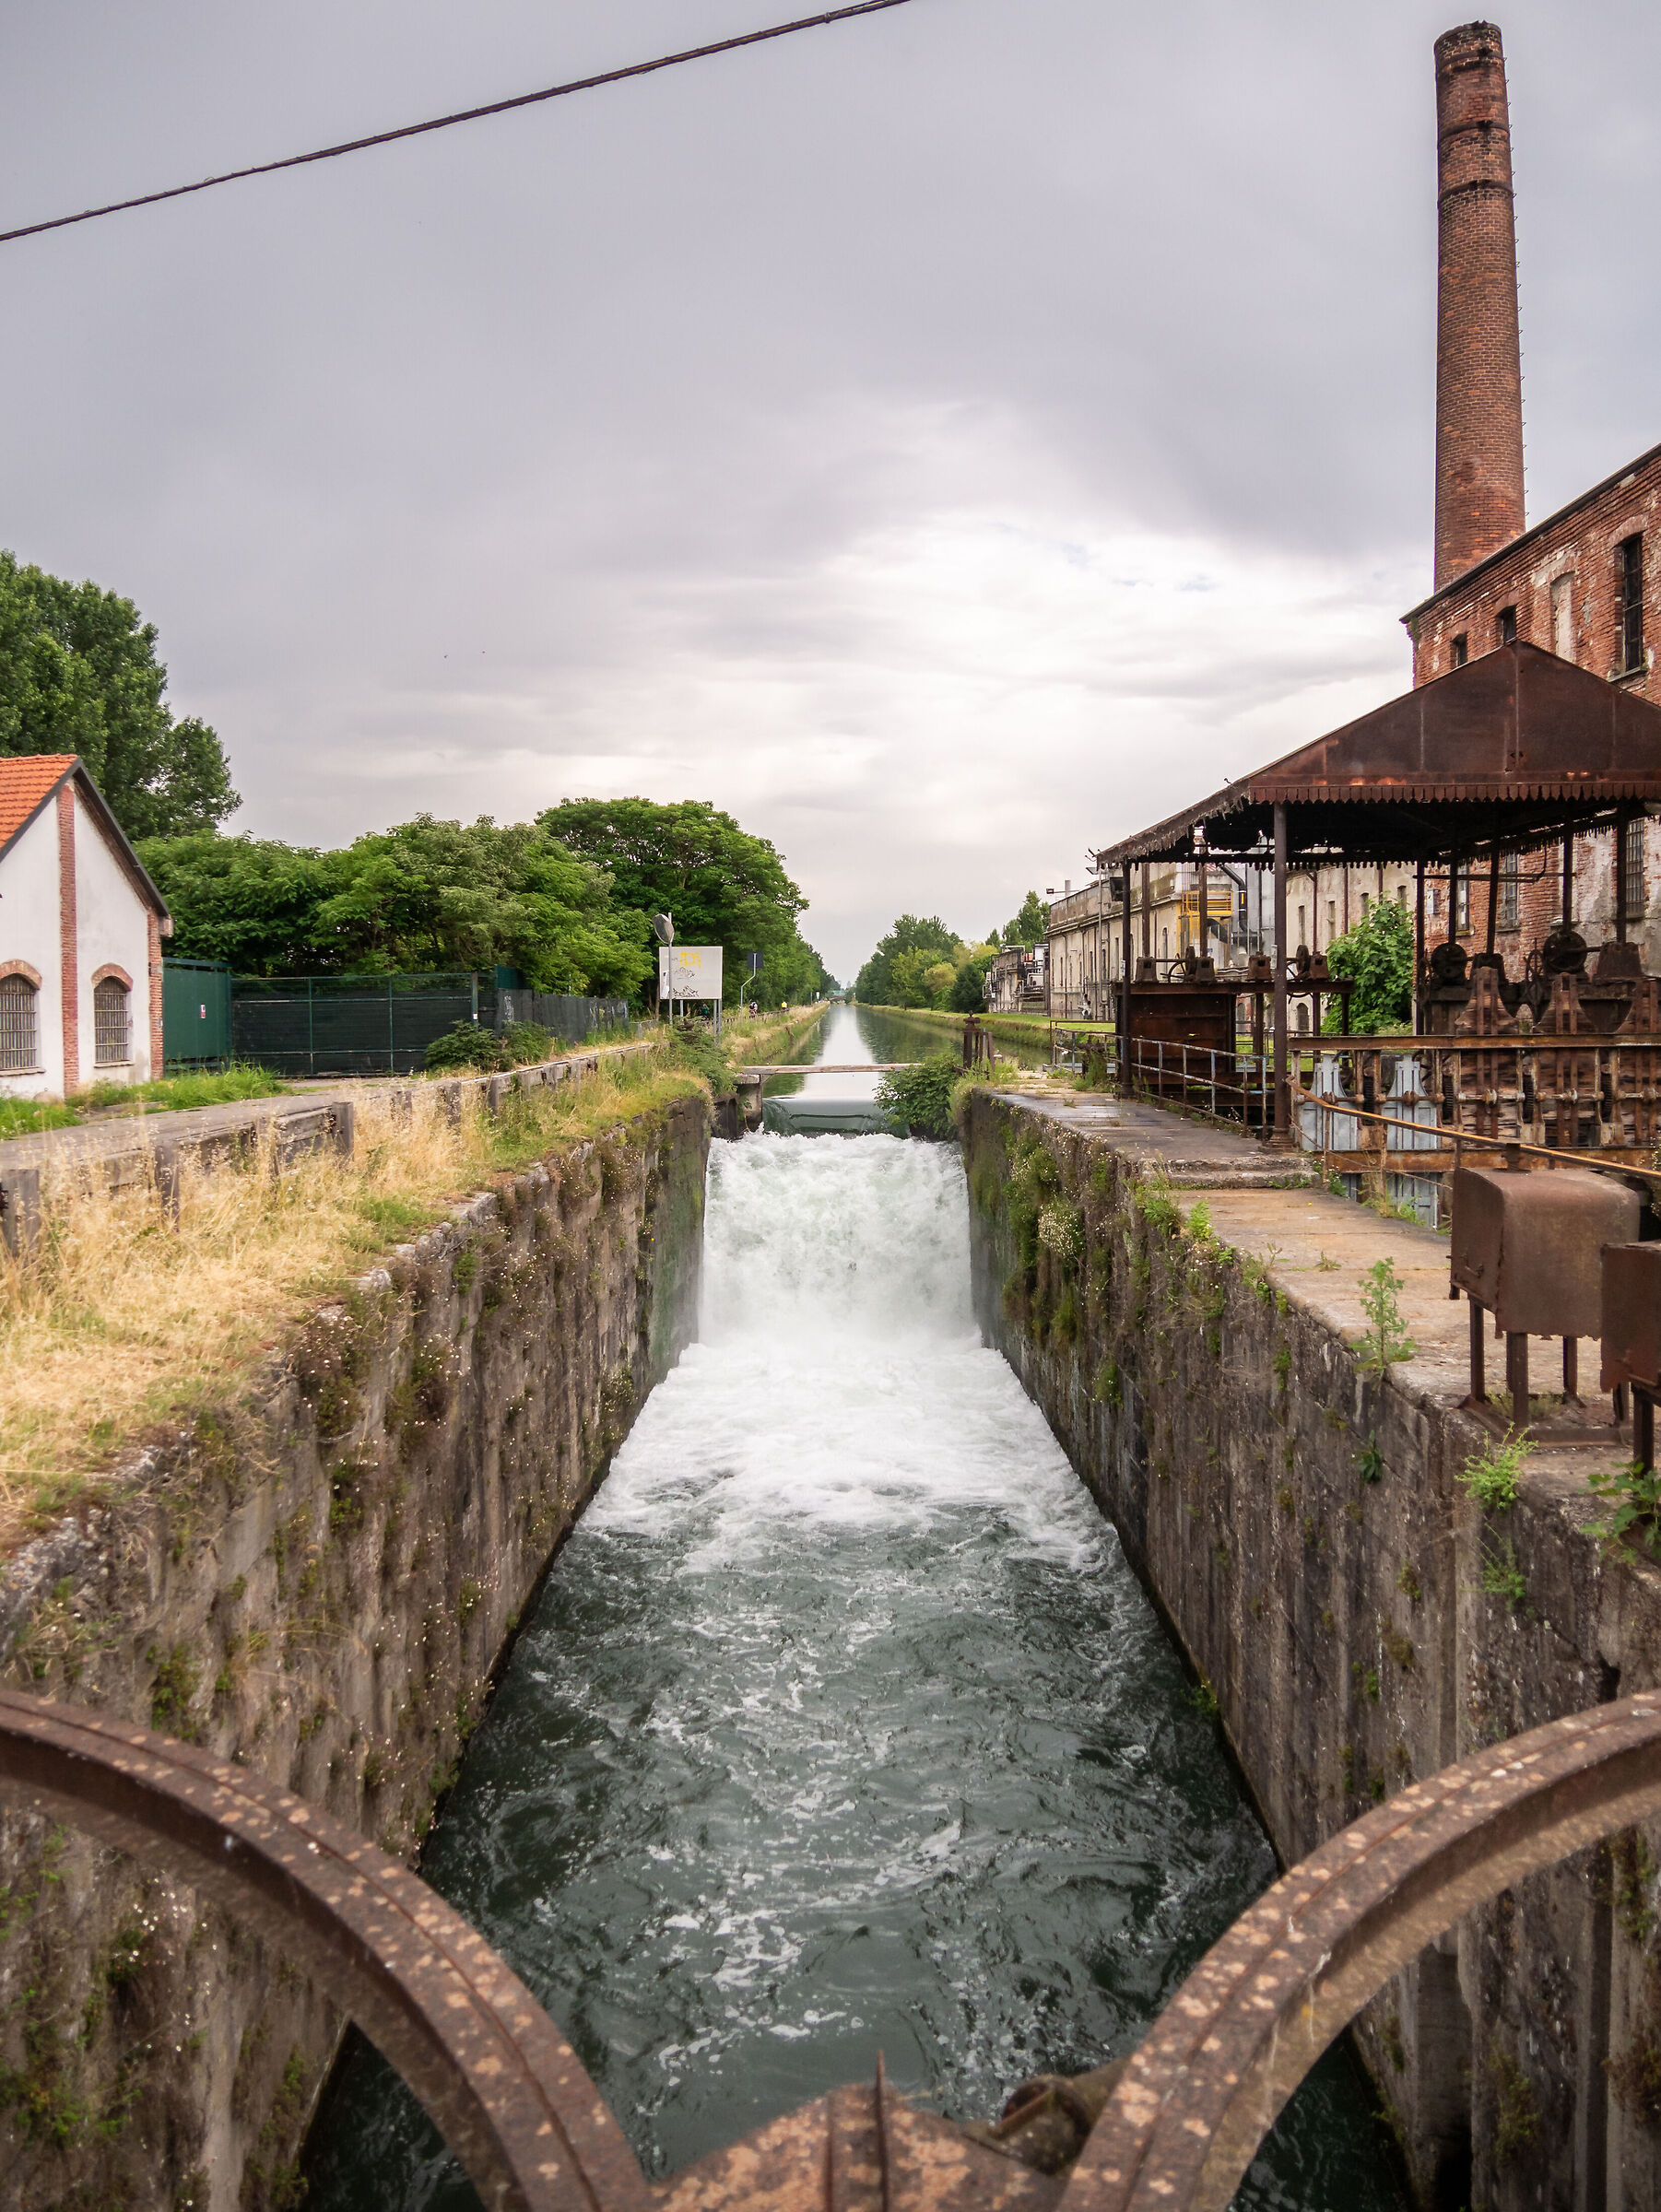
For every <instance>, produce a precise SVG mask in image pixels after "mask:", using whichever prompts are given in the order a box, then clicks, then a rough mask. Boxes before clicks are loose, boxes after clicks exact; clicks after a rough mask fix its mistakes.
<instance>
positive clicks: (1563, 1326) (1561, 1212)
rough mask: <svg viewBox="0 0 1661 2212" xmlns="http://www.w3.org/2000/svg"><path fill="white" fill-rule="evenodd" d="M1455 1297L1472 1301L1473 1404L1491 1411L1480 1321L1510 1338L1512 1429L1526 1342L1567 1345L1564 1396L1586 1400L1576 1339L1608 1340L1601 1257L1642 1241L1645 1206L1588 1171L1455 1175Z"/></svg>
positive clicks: (1524, 1412)
mask: <svg viewBox="0 0 1661 2212" xmlns="http://www.w3.org/2000/svg"><path fill="white" fill-rule="evenodd" d="M1453 1200H1454V1233H1453V1253H1452V1258H1451V1264H1450V1271H1451V1279H1452V1288H1453V1290H1454V1291H1455V1293H1456V1292H1458V1291H1460V1290H1463V1291H1464V1292H1465V1294H1466V1296H1467V1298H1468V1299H1469V1300H1470V1301H1471V1313H1470V1322H1471V1339H1470V1342H1471V1368H1470V1375H1471V1388H1470V1403H1471V1404H1472V1406H1475V1407H1477V1408H1478V1409H1481V1408H1484V1407H1486V1406H1487V1405H1488V1402H1489V1401H1488V1391H1487V1387H1486V1382H1485V1378H1484V1373H1483V1321H1484V1317H1485V1315H1487V1314H1490V1313H1491V1314H1492V1315H1493V1317H1494V1323H1495V1325H1496V1328H1497V1329H1498V1330H1499V1332H1500V1333H1501V1334H1502V1335H1503V1336H1504V1338H1505V1384H1506V1388H1507V1389H1508V1390H1509V1392H1510V1393H1511V1412H1512V1422H1513V1424H1514V1426H1515V1427H1517V1428H1522V1427H1525V1426H1526V1423H1527V1420H1528V1412H1529V1406H1528V1339H1529V1338H1530V1337H1531V1336H1556V1337H1558V1338H1560V1339H1561V1344H1562V1347H1563V1397H1564V1400H1565V1402H1566V1404H1568V1405H1571V1406H1573V1405H1578V1404H1579V1402H1580V1376H1579V1371H1578V1351H1579V1339H1580V1338H1581V1337H1583V1336H1597V1335H1601V1334H1602V1330H1603V1316H1604V1290H1603V1272H1602V1255H1603V1248H1604V1246H1605V1245H1607V1244H1625V1243H1629V1242H1631V1241H1634V1240H1635V1239H1636V1237H1637V1235H1638V1222H1639V1214H1640V1208H1641V1201H1640V1200H1639V1198H1638V1197H1637V1195H1636V1194H1635V1193H1633V1192H1632V1191H1630V1190H1628V1189H1627V1188H1626V1186H1625V1184H1624V1183H1620V1182H1616V1181H1615V1179H1614V1178H1613V1177H1612V1176H1608V1175H1598V1174H1595V1173H1592V1172H1591V1171H1588V1170H1585V1169H1574V1168H1549V1169H1541V1170H1532V1169H1528V1168H1526V1167H1524V1166H1523V1165H1522V1164H1521V1162H1520V1161H1519V1162H1518V1163H1517V1164H1516V1165H1514V1166H1506V1167H1502V1168H1465V1167H1462V1168H1458V1169H1456V1170H1455V1174H1454V1190H1453Z"/></svg>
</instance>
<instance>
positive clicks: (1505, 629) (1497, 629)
mask: <svg viewBox="0 0 1661 2212" xmlns="http://www.w3.org/2000/svg"><path fill="white" fill-rule="evenodd" d="M1494 640H1495V642H1496V643H1497V644H1501V645H1514V644H1515V643H1516V641H1517V610H1516V608H1515V607H1514V606H1502V608H1501V609H1500V611H1499V613H1498V615H1497V616H1496V617H1495V618H1494Z"/></svg>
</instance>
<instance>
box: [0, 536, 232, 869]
mask: <svg viewBox="0 0 1661 2212" xmlns="http://www.w3.org/2000/svg"><path fill="white" fill-rule="evenodd" d="M166 688H167V670H166V669H165V668H164V667H163V665H161V663H160V662H159V660H158V659H157V658H156V630H155V626H154V625H153V624H152V623H148V622H141V621H140V619H139V617H138V610H137V609H136V608H135V606H134V605H133V603H132V601H131V600H130V599H122V598H118V597H117V596H116V594H114V593H113V592H106V591H102V590H100V587H99V586H98V585H97V584H96V583H67V582H65V581H64V579H63V578H62V577H60V576H49V575H47V573H46V572H45V571H44V570H42V569H37V568H29V567H26V566H24V565H23V564H22V563H20V562H19V561H18V559H17V557H16V555H15V554H11V553H4V552H0V754H6V755H17V754H20V753H79V754H80V755H81V757H82V759H84V760H85V761H86V763H87V766H88V769H89V770H90V771H91V772H92V777H93V780H94V782H96V783H97V784H98V787H99V789H100V791H101V792H102V793H103V794H104V796H105V798H106V799H108V801H109V802H110V806H111V810H112V812H113V814H114V816H115V818H116V820H117V821H118V822H119V823H120V824H121V826H122V828H123V829H124V830H125V831H126V833H127V835H128V836H129V837H131V838H134V839H137V838H141V837H178V836H183V835H186V834H188V833H190V832H192V831H195V830H211V829H212V827H213V825H214V824H215V823H217V822H221V821H223V820H224V818H225V817H226V816H227V815H228V814H230V812H231V811H232V810H233V809H234V808H235V807H236V806H237V805H238V804H239V801H238V798H237V794H236V793H235V792H234V791H233V790H232V789H231V787H230V769H229V768H228V767H227V765H226V761H225V755H224V752H223V751H222V750H221V748H220V745H219V741H218V737H216V736H215V735H214V733H213V732H212V730H210V729H209V728H208V726H207V724H206V723H205V722H197V721H195V720H194V718H192V719H187V720H185V721H183V722H175V721H174V720H173V716H172V711H171V708H169V707H168V706H167V704H166V703H165V701H164V700H163V698H162V693H163V692H164V691H165V690H166Z"/></svg>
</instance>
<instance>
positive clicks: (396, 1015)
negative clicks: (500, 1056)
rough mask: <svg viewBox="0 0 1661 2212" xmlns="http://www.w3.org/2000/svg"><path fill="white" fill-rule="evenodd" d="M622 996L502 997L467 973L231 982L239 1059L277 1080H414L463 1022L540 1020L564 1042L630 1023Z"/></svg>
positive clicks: (488, 979) (491, 981)
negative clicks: (433, 1046)
mask: <svg viewBox="0 0 1661 2212" xmlns="http://www.w3.org/2000/svg"><path fill="white" fill-rule="evenodd" d="M628 1011H629V1009H628V1006H627V1005H626V1004H625V1003H624V1001H623V1000H621V999H600V998H578V997H568V996H565V995H564V994H550V993H546V992H540V991H536V992H533V991H528V990H499V989H498V988H497V983H496V979H495V976H494V975H493V974H491V973H490V972H489V971H486V972H485V973H484V974H479V973H477V972H475V971H470V970H467V969H455V970H449V971H433V972H430V973H427V974H418V975H255V976H248V975H239V976H238V977H236V978H235V980H234V981H233V982H232V983H231V985H230V1035H231V1041H232V1045H233V1048H234V1051H235V1054H236V1057H237V1059H239V1060H241V1061H247V1062H251V1063H253V1064H254V1065H257V1066H260V1067H267V1068H269V1069H270V1070H271V1072H272V1073H273V1074H274V1075H278V1076H377V1075H401V1076H402V1075H410V1074H413V1073H414V1072H415V1070H416V1069H418V1068H419V1067H420V1066H421V1065H422V1064H423V1062H424V1061H425V1059H426V1055H427V1047H428V1046H429V1045H430V1043H431V1042H432V1041H433V1040H434V1039H435V1038H437V1037H442V1035H443V1033H444V1031H445V1030H449V1029H454V1026H455V1024H456V1023H457V1022H458V1021H477V1022H478V1023H480V1024H481V1025H482V1026H483V1027H484V1028H486V1029H500V1028H501V1027H502V1025H503V1024H504V1023H506V1022H510V1021H536V1022H540V1023H541V1024H542V1026H543V1027H544V1028H545V1029H547V1030H551V1031H552V1033H553V1034H554V1035H555V1036H556V1037H559V1038H560V1039H561V1040H563V1041H570V1042H576V1041H581V1040H582V1039H583V1038H584V1037H586V1036H588V1035H589V1034H590V1033H591V1032H592V1031H594V1030H598V1029H604V1028H607V1027H609V1026H611V1025H612V1024H615V1023H620V1022H622V1021H623V1020H625V1019H626V1018H627V1016H628Z"/></svg>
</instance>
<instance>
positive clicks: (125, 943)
mask: <svg viewBox="0 0 1661 2212" xmlns="http://www.w3.org/2000/svg"><path fill="white" fill-rule="evenodd" d="M172 934H173V922H172V916H171V914H170V913H169V912H168V911H167V903H166V901H165V900H163V898H162V896H161V893H160V892H159V890H158V889H157V888H156V886H155V885H154V884H153V883H152V882H151V881H150V879H149V877H147V875H146V874H145V872H144V870H143V868H142V867H141V866H140V865H139V864H138V856H137V854H136V853H135V852H134V850H133V848H132V846H131V845H130V844H128V842H127V841H126V839H125V837H124V835H123V834H122V830H121V826H120V824H119V823H118V822H117V821H116V819H115V817H114V816H113V815H112V813H111V812H110V809H109V807H108V806H106V805H105V803H104V800H103V797H102V794H100V791H99V788H98V786H97V784H95V783H94V782H93V781H92V778H91V777H90V776H89V775H88V773H87V771H86V769H85V767H84V766H83V765H82V763H81V761H80V759H79V757H78V756H77V755H76V754H74V753H34V754H28V755H25V756H24V757H23V758H21V759H0V1097H9V1098H24V1099H61V1098H65V1097H66V1096H67V1095H68V1094H69V1093H70V1092H71V1091H75V1090H80V1089H83V1088H85V1087H86V1086H87V1085H88V1084H89V1083H94V1082H97V1081H100V1079H101V1080H104V1081H108V1082H112V1083H144V1082H147V1081H148V1079H149V1078H150V1077H152V1076H159V1075H160V1074H161V1072H162V1056H161V940H162V938H163V937H171V935H172Z"/></svg>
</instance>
